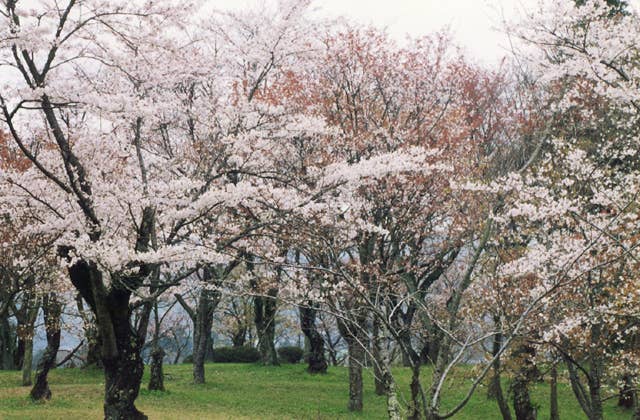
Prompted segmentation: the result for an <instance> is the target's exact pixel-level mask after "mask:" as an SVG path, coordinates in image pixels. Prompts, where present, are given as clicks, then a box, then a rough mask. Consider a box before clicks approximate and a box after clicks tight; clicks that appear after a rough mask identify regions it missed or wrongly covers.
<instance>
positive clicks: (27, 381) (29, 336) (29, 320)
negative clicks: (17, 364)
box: [21, 297, 40, 386]
mask: <svg viewBox="0 0 640 420" xmlns="http://www.w3.org/2000/svg"><path fill="white" fill-rule="evenodd" d="M38 300H39V299H37V298H34V297H29V298H25V301H24V303H23V304H24V305H28V307H27V316H26V319H25V323H24V324H23V325H21V336H22V340H23V343H24V359H23V361H22V386H31V385H32V381H31V373H32V371H33V336H34V335H35V331H34V329H35V328H34V325H35V322H36V318H37V317H38V310H39V309H40V308H39V306H40V305H39V302H38Z"/></svg>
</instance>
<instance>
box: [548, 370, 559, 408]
mask: <svg viewBox="0 0 640 420" xmlns="http://www.w3.org/2000/svg"><path fill="white" fill-rule="evenodd" d="M550 388H551V392H550V397H549V398H550V401H549V406H550V413H549V419H550V420H560V410H559V409H558V365H557V363H556V362H554V363H553V365H552V366H551V384H550Z"/></svg>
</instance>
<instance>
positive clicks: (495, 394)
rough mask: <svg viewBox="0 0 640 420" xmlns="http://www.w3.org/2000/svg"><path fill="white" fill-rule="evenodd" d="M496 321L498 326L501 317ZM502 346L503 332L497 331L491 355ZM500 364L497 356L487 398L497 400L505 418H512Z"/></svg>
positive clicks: (504, 419)
mask: <svg viewBox="0 0 640 420" xmlns="http://www.w3.org/2000/svg"><path fill="white" fill-rule="evenodd" d="M494 322H495V324H496V326H498V325H500V324H499V323H500V320H499V319H496V318H494ZM501 347H502V334H500V333H497V334H495V335H494V336H493V348H492V349H491V355H492V356H493V357H496V355H497V354H498V352H499V351H500V348H501ZM500 365H501V363H500V357H496V359H495V361H494V362H493V366H492V370H493V375H492V376H491V379H490V383H489V389H488V392H487V398H489V399H495V400H496V402H497V403H498V408H499V409H500V414H501V415H502V419H503V420H511V410H510V409H509V404H507V401H506V400H505V398H504V393H503V392H502V383H501V379H500V369H501V366H500Z"/></svg>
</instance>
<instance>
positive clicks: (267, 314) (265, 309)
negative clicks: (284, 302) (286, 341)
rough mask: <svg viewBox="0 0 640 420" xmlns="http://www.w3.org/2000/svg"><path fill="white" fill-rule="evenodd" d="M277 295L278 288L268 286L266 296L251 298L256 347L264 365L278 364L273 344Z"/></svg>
mask: <svg viewBox="0 0 640 420" xmlns="http://www.w3.org/2000/svg"><path fill="white" fill-rule="evenodd" d="M277 295H278V289H276V288H270V289H269V290H268V291H267V296H255V297H254V299H253V306H254V317H255V324H256V331H257V333H258V349H259V350H260V354H261V355H262V364H264V365H273V366H278V365H280V362H279V361H278V353H277V352H276V345H275V338H276V312H277V301H276V296H277Z"/></svg>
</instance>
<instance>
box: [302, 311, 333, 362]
mask: <svg viewBox="0 0 640 420" xmlns="http://www.w3.org/2000/svg"><path fill="white" fill-rule="evenodd" d="M316 313H317V312H316V307H315V306H314V303H313V302H312V301H309V302H308V305H307V306H300V328H301V329H302V332H303V334H304V335H305V337H306V339H307V342H308V344H309V351H308V353H307V363H308V365H309V366H308V367H307V372H309V373H327V367H328V364H327V359H326V357H325V355H324V339H323V338H322V335H320V333H319V332H318V330H317V328H316Z"/></svg>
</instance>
